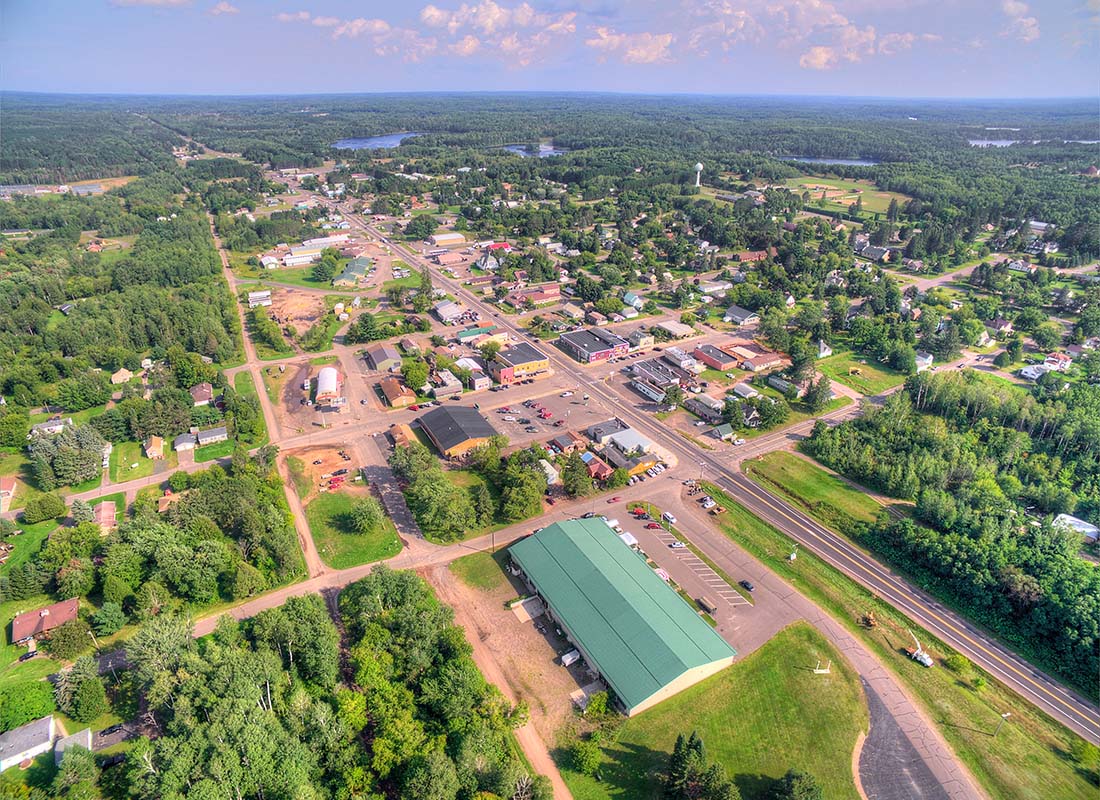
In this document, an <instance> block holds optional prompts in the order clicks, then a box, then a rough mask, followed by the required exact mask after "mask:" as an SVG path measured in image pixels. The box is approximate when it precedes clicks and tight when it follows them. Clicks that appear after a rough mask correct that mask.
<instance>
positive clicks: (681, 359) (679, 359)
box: [661, 347, 702, 372]
mask: <svg viewBox="0 0 1100 800" xmlns="http://www.w3.org/2000/svg"><path fill="white" fill-rule="evenodd" d="M661 360H663V361H667V362H668V363H669V364H672V366H674V367H676V368H677V369H682V370H684V371H685V372H691V371H692V370H693V368H694V367H695V365H696V364H697V363H698V362H696V360H695V359H694V358H692V357H691V356H689V355H688V354H687V351H686V350H683V349H681V348H679V347H666V348H665V351H664V352H663V353H661ZM699 371H700V372H702V370H699Z"/></svg>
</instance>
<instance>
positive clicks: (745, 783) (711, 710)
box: [562, 623, 868, 800]
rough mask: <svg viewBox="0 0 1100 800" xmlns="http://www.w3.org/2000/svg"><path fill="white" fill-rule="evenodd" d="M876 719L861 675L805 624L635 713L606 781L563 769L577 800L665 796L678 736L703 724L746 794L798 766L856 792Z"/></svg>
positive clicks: (830, 785)
mask: <svg viewBox="0 0 1100 800" xmlns="http://www.w3.org/2000/svg"><path fill="white" fill-rule="evenodd" d="M819 659H820V660H821V661H825V660H827V659H832V661H833V666H832V673H831V674H830V675H815V674H814V673H813V667H814V664H815V663H816V662H817V661H818V660H819ZM822 679H824V680H822ZM867 725H868V716H867V708H866V704H865V701H864V699H863V691H862V689H861V688H860V685H859V677H858V676H857V675H856V673H855V672H854V671H853V670H852V669H851V667H850V666H848V664H847V662H845V661H844V660H843V659H842V657H841V656H840V654H839V653H838V652H837V651H836V650H835V649H833V647H832V646H830V645H829V643H828V642H826V641H825V639H824V638H823V637H822V636H821V634H819V633H818V632H817V631H816V630H814V629H813V628H812V627H810V626H809V625H807V624H805V623H799V624H796V625H793V626H791V627H789V628H787V629H785V630H783V631H780V633H779V634H777V635H776V636H775V638H774V639H772V640H771V641H770V642H768V643H767V644H765V645H764V646H763V647H761V648H760V649H759V650H757V651H756V652H755V653H753V654H752V655H751V656H749V657H748V658H746V659H745V660H744V661H741V662H739V663H736V664H734V665H733V666H732V667H729V668H728V669H726V670H724V671H723V672H721V673H719V674H718V675H715V676H713V677H711V678H708V679H707V680H705V681H703V682H702V683H700V684H697V685H695V686H693V687H691V688H689V689H687V690H685V691H684V692H681V693H680V694H678V695H676V696H675V697H672V698H670V699H668V700H666V701H665V702H663V703H661V704H660V705H658V706H656V707H654V708H652V709H650V710H648V711H646V712H644V713H642V714H640V715H639V716H637V717H634V718H632V719H628V720H627V721H626V722H625V723H624V724H623V727H622V730H621V731H620V734H619V736H618V738H617V740H616V741H615V742H613V743H612V744H610V745H608V746H607V747H606V748H605V749H604V754H605V761H604V764H603V766H602V767H601V768H600V776H601V778H602V780H601V781H598V782H597V781H595V780H593V779H591V778H586V777H584V776H581V775H578V774H577V773H575V772H572V771H571V770H568V769H566V770H563V772H562V775H563V777H564V778H565V780H566V782H567V783H568V784H569V788H570V790H571V791H572V792H573V796H574V797H575V798H576V799H577V800H603V799H604V798H632V799H633V798H654V799H655V798H659V797H660V796H661V786H660V783H659V776H660V774H661V772H662V771H663V770H664V768H665V766H666V765H667V758H668V755H669V754H670V753H671V752H672V746H673V744H674V743H675V741H676V737H677V735H679V734H681V733H683V734H684V735H685V736H686V735H688V734H690V733H691V732H692V731H696V732H698V734H699V736H700V737H701V738H702V740H703V743H704V744H705V745H706V750H707V757H708V760H712V761H716V762H718V763H720V764H722V766H723V767H725V769H726V772H727V774H729V775H730V776H731V777H733V778H734V780H735V781H736V783H737V785H738V788H739V789H740V790H741V796H742V797H743V798H744V799H745V800H767V798H771V797H773V796H774V795H773V794H772V791H773V786H774V783H775V781H777V780H778V779H779V778H781V777H782V776H783V775H784V774H785V773H786V772H787V770H788V769H790V768H791V767H794V766H797V768H798V769H802V770H805V771H807V772H809V773H811V774H812V775H814V777H816V778H817V779H818V781H819V782H820V784H821V786H822V788H823V789H824V796H825V797H829V798H834V797H835V798H853V797H856V796H857V793H856V787H855V781H854V778H853V776H852V750H853V748H854V746H855V743H856V738H857V737H858V735H859V733H860V732H861V731H863V732H865V731H866V730H867ZM824 732H827V735H823V733H824Z"/></svg>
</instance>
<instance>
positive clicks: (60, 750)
mask: <svg viewBox="0 0 1100 800" xmlns="http://www.w3.org/2000/svg"><path fill="white" fill-rule="evenodd" d="M76 746H79V747H83V748H84V749H85V750H91V749H92V729H91V728H85V729H84V730H82V731H77V732H76V733H74V734H72V735H70V736H66V737H65V738H64V739H58V740H57V744H55V745H54V747H53V763H54V764H55V765H57V764H60V763H61V759H62V758H64V757H65V751H66V750H68V749H69V748H70V747H76Z"/></svg>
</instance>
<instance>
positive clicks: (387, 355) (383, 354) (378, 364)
mask: <svg viewBox="0 0 1100 800" xmlns="http://www.w3.org/2000/svg"><path fill="white" fill-rule="evenodd" d="M364 354H365V355H366V358H367V363H368V364H370V367H371V369H376V370H378V371H379V372H389V371H390V370H393V369H396V368H397V367H400V366H401V354H400V353H398V352H397V349H396V348H395V347H394V346H393V345H390V344H372V345H370V346H369V347H367V348H366V349H365V351H364Z"/></svg>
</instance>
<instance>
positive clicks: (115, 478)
mask: <svg viewBox="0 0 1100 800" xmlns="http://www.w3.org/2000/svg"><path fill="white" fill-rule="evenodd" d="M164 461H165V463H166V465H167V466H166V467H165V469H164V472H165V473H168V472H171V471H172V470H174V469H175V468H176V465H177V464H178V463H179V454H178V453H176V452H175V451H174V450H172V441H171V440H170V439H169V440H167V441H166V442H165V443H164ZM134 464H137V466H136V467H134V468H133V469H131V466H132V465H134ZM156 467H157V462H156V461H154V460H153V459H151V458H146V457H145V449H144V448H143V447H142V445H141V443H140V442H120V443H119V444H116V445H115V446H114V449H113V450H111V462H110V475H111V482H112V483H123V482H125V481H132V480H134V479H135V478H145V477H148V476H149V475H152V474H153V472H155V471H156Z"/></svg>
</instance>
